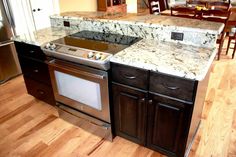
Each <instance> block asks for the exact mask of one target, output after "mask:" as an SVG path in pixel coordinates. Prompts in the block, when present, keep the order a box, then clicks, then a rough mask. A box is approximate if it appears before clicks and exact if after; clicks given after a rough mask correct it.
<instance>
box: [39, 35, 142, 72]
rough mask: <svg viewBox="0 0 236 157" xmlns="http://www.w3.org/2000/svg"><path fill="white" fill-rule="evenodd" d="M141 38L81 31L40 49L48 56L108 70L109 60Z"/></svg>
mask: <svg viewBox="0 0 236 157" xmlns="http://www.w3.org/2000/svg"><path fill="white" fill-rule="evenodd" d="M139 40H141V38H137V37H131V36H124V35H119V34H110V33H109V34H108V33H101V32H93V31H81V32H78V33H75V34H72V35H69V36H66V37H64V38H60V39H57V40H54V41H52V42H50V43H46V44H45V45H43V46H42V47H41V48H42V50H43V51H44V53H46V54H47V55H48V56H52V57H56V58H60V59H64V60H68V61H72V62H76V63H80V64H84V65H88V66H91V67H95V68H99V69H104V70H108V69H109V67H110V66H109V61H110V58H111V57H112V56H113V55H114V54H115V53H117V52H119V51H121V50H123V49H125V48H127V47H129V46H130V45H132V44H134V43H135V42H137V41H139Z"/></svg>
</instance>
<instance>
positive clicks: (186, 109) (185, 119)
mask: <svg viewBox="0 0 236 157" xmlns="http://www.w3.org/2000/svg"><path fill="white" fill-rule="evenodd" d="M150 98H151V99H150V101H149V104H148V113H149V119H148V137H147V138H148V139H147V145H148V147H150V148H151V149H154V150H157V151H160V152H163V153H165V154H167V155H169V156H183V155H184V152H185V145H186V140H187V136H188V128H189V122H190V115H189V113H190V108H191V105H189V104H184V103H182V102H178V101H175V100H171V99H167V98H164V97H160V96H156V95H151V96H150Z"/></svg>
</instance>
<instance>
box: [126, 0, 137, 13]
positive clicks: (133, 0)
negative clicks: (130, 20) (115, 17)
mask: <svg viewBox="0 0 236 157" xmlns="http://www.w3.org/2000/svg"><path fill="white" fill-rule="evenodd" d="M126 4H127V12H128V13H137V9H138V6H137V0H126Z"/></svg>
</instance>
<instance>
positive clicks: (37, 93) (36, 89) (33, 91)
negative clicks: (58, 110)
mask: <svg viewBox="0 0 236 157" xmlns="http://www.w3.org/2000/svg"><path fill="white" fill-rule="evenodd" d="M24 80H25V85H26V88H27V91H28V93H29V94H30V95H32V96H34V97H36V98H38V99H39V100H42V101H44V102H46V103H48V104H51V105H55V99H54V95H53V90H52V87H51V86H47V85H45V84H43V83H40V82H38V81H35V80H32V79H30V78H29V77H27V76H24Z"/></svg>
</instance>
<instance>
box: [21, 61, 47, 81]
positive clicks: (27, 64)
mask: <svg viewBox="0 0 236 157" xmlns="http://www.w3.org/2000/svg"><path fill="white" fill-rule="evenodd" d="M19 61H20V65H21V69H22V72H23V74H24V75H25V76H28V77H31V78H33V79H35V80H37V81H40V82H43V83H46V84H48V85H51V80H50V75H49V72H48V66H47V64H46V63H43V62H38V61H35V60H31V59H29V58H25V57H21V56H19Z"/></svg>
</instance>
